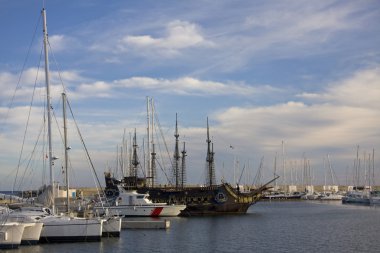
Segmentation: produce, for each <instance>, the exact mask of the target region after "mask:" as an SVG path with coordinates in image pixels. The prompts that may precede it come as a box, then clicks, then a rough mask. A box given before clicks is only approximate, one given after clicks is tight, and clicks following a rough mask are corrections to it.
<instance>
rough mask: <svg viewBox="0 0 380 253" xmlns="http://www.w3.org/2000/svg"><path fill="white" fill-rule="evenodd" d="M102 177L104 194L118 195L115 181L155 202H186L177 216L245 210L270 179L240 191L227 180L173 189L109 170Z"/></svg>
mask: <svg viewBox="0 0 380 253" xmlns="http://www.w3.org/2000/svg"><path fill="white" fill-rule="evenodd" d="M105 180H106V189H105V193H106V195H107V198H117V197H118V196H119V191H118V185H120V184H122V185H124V187H125V188H126V189H129V190H130V189H135V190H137V192H139V193H148V194H149V198H150V199H151V200H152V202H155V203H167V204H175V205H181V204H182V205H183V204H184V205H186V208H185V209H184V210H182V211H181V212H180V214H179V215H180V216H202V215H222V214H245V213H246V212H247V210H248V208H249V207H250V206H251V205H253V204H255V203H256V202H258V201H259V200H260V199H261V198H262V196H263V191H265V190H266V189H267V188H268V187H267V186H268V185H269V184H270V183H271V182H272V181H273V180H271V181H270V182H268V183H266V184H265V185H263V186H262V187H260V188H258V189H255V190H251V191H249V192H240V191H239V190H238V189H235V188H233V187H232V186H231V185H230V184H228V183H222V184H220V185H213V186H204V187H203V186H199V187H184V188H181V189H176V188H175V187H147V186H146V185H145V179H143V178H138V179H136V178H133V177H125V178H123V179H122V180H117V179H115V178H113V177H112V176H111V174H110V173H105ZM133 182H137V183H133Z"/></svg>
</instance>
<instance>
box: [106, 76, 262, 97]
mask: <svg viewBox="0 0 380 253" xmlns="http://www.w3.org/2000/svg"><path fill="white" fill-rule="evenodd" d="M114 84H115V85H117V86H123V87H128V88H133V87H136V88H141V89H150V90H152V89H154V90H157V91H158V92H164V93H176V94H182V95H208V96H215V95H240V96H249V95H252V94H254V93H256V92H257V91H258V89H257V90H256V88H253V87H251V86H248V85H245V84H238V83H222V82H214V81H202V80H198V79H195V78H192V77H183V78H178V79H173V80H169V79H155V78H149V77H133V78H129V79H123V80H117V81H114Z"/></svg>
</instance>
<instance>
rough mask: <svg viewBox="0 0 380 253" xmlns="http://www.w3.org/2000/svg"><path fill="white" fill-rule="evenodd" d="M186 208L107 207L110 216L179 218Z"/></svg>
mask: <svg viewBox="0 0 380 253" xmlns="http://www.w3.org/2000/svg"><path fill="white" fill-rule="evenodd" d="M185 208H186V206H185V205H145V206H143V205H141V206H131V205H119V206H110V207H107V209H108V213H109V215H110V216H121V217H171V216H178V215H179V214H180V213H181V210H183V209H185ZM99 209H100V208H98V210H99Z"/></svg>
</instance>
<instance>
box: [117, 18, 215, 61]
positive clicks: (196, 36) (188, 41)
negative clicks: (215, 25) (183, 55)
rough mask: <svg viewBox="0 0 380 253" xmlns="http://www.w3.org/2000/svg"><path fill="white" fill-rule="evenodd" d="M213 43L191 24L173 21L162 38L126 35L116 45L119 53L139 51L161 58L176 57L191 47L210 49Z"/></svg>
mask: <svg viewBox="0 0 380 253" xmlns="http://www.w3.org/2000/svg"><path fill="white" fill-rule="evenodd" d="M211 46H213V43H212V42H211V41H208V40H206V39H205V38H204V37H203V36H202V34H201V32H200V28H199V27H198V26H197V25H196V24H193V23H189V22H186V21H180V20H175V21H172V22H170V23H169V24H168V25H167V27H166V34H165V36H162V37H157V38H154V37H152V36H150V35H140V36H138V35H135V36H133V35H127V36H124V37H123V38H122V39H121V40H120V41H119V44H118V48H119V49H120V50H121V51H128V50H136V52H137V53H138V52H139V50H143V51H145V53H146V51H148V52H149V53H153V54H158V55H161V56H173V55H177V54H178V53H179V52H180V50H181V49H186V48H191V47H211Z"/></svg>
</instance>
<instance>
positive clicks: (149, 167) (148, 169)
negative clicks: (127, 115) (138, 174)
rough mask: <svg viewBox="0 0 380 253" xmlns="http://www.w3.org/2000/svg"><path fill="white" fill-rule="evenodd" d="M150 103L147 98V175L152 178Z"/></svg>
mask: <svg viewBox="0 0 380 253" xmlns="http://www.w3.org/2000/svg"><path fill="white" fill-rule="evenodd" d="M149 103H150V98H149V97H148V96H147V97H146V121H147V122H146V126H147V127H146V132H147V153H146V154H147V158H146V161H147V163H146V164H147V168H145V169H146V172H147V175H148V178H150V177H151V176H152V175H151V154H150V140H149V138H150V131H149V127H150V115H149V111H150V110H149Z"/></svg>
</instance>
